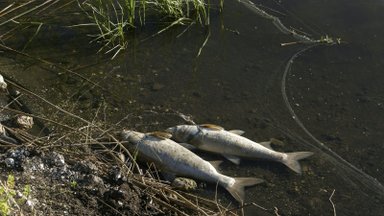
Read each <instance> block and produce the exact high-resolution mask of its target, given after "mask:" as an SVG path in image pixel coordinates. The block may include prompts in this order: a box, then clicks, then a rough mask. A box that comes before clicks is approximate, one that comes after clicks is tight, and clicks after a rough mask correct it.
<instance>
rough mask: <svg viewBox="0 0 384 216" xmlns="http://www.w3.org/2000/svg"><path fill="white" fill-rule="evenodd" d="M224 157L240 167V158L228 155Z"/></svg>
mask: <svg viewBox="0 0 384 216" xmlns="http://www.w3.org/2000/svg"><path fill="white" fill-rule="evenodd" d="M223 157H225V158H226V159H227V160H229V161H231V162H232V163H234V164H236V165H239V164H240V158H239V157H237V156H234V155H228V154H223Z"/></svg>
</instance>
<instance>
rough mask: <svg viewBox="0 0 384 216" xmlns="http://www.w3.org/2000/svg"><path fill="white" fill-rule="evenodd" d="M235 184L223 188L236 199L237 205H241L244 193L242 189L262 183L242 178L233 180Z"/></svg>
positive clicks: (250, 178)
mask: <svg viewBox="0 0 384 216" xmlns="http://www.w3.org/2000/svg"><path fill="white" fill-rule="evenodd" d="M234 179H235V183H234V184H233V185H232V186H228V187H225V189H227V191H228V192H229V193H230V194H231V195H232V196H233V198H235V199H236V201H238V202H239V203H243V200H244V196H245V192H244V187H247V186H253V185H256V184H259V183H262V182H264V180H263V179H259V178H252V177H244V178H234Z"/></svg>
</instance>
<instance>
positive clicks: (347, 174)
mask: <svg viewBox="0 0 384 216" xmlns="http://www.w3.org/2000/svg"><path fill="white" fill-rule="evenodd" d="M255 3H256V4H262V5H265V6H268V7H269V8H270V9H274V10H276V11H280V12H281V13H283V14H279V13H276V12H273V11H272V10H269V9H267V8H264V7H261V8H264V9H265V10H266V11H269V12H271V13H272V14H274V15H275V16H278V17H279V18H280V19H281V21H282V22H283V23H284V24H285V25H286V26H288V27H293V28H295V29H297V31H303V32H306V33H308V34H310V36H311V37H312V38H320V37H321V36H325V35H330V36H335V37H340V38H342V40H343V41H345V43H342V44H341V45H334V46H325V45H323V46H316V47H314V48H311V49H309V50H307V51H305V52H304V53H302V54H301V55H300V56H298V57H297V58H296V59H295V61H294V62H293V64H292V67H291V70H290V71H289V72H288V73H287V77H286V82H285V85H286V92H285V94H286V95H287V99H288V102H289V104H287V103H285V102H284V100H283V95H284V93H282V89H281V88H282V85H283V83H282V82H283V75H284V70H285V67H286V64H287V62H288V60H289V58H290V57H291V56H293V55H294V54H295V53H296V52H298V51H300V50H302V49H304V48H305V46H304V45H291V46H286V47H281V46H280V44H281V43H285V42H292V41H295V39H294V38H292V37H291V36H289V35H284V34H282V33H281V32H280V31H279V30H278V29H277V28H275V26H274V25H273V24H272V23H271V22H270V21H269V20H267V19H264V18H262V17H260V16H258V15H257V14H255V13H254V12H252V11H251V10H249V9H248V8H246V7H244V6H243V5H242V4H240V3H238V2H236V1H226V2H225V9H224V13H223V14H219V13H218V12H212V15H211V28H210V38H209V41H208V43H207V44H206V46H205V47H204V49H203V50H202V53H201V56H200V57H199V58H196V54H197V53H198V50H199V48H200V46H201V44H202V43H203V41H204V40H205V37H206V36H207V33H208V32H207V31H205V30H201V29H199V28H195V27H192V28H191V29H190V30H189V31H187V32H186V33H184V34H183V35H181V36H180V37H176V36H177V35H178V34H179V33H181V32H182V31H183V30H184V27H180V28H175V29H173V30H172V31H168V32H166V33H164V34H162V35H160V36H157V37H154V38H153V39H150V40H147V41H145V42H140V43H136V44H132V45H131V47H130V48H131V49H130V50H129V51H127V52H126V53H123V54H122V55H120V56H118V57H117V58H116V59H115V60H109V59H106V56H102V55H96V54H95V52H96V51H97V46H98V45H97V44H89V43H88V39H89V38H85V37H84V35H82V34H80V33H79V31H77V30H76V29H68V28H64V27H62V26H60V25H52V26H49V27H45V29H44V31H42V33H41V34H40V35H39V36H38V37H37V38H36V40H35V42H34V43H32V44H31V45H29V46H28V47H27V48H26V50H25V51H26V52H28V53H30V54H31V55H33V56H38V57H41V58H44V59H47V60H49V61H52V62H55V63H59V65H62V66H63V67H66V68H71V69H73V70H74V71H75V72H76V73H79V74H82V75H83V76H85V77H87V78H89V79H91V80H93V81H94V82H98V84H99V85H100V86H102V89H100V88H99V87H97V86H96V87H95V86H93V85H92V84H90V83H87V82H84V80H82V79H80V78H74V77H73V76H67V75H65V73H63V71H62V70H60V69H59V68H57V67H50V66H48V65H46V64H41V63H38V62H37V61H35V60H31V59H28V58H25V57H21V56H17V55H11V54H9V53H8V55H3V57H2V63H1V65H0V67H1V72H2V73H4V74H6V75H8V76H9V77H12V78H14V79H16V80H17V81H18V82H19V83H21V84H22V85H24V86H26V87H28V88H29V89H31V90H33V91H35V92H36V93H39V94H41V95H43V96H45V97H46V98H47V99H48V100H50V101H52V102H54V103H56V104H58V105H60V106H62V107H64V108H66V109H68V110H73V111H74V112H77V113H82V115H84V116H88V117H90V118H91V117H92V116H93V115H94V113H95V112H96V110H97V107H99V106H100V105H101V104H106V107H107V109H106V110H107V112H106V114H105V116H104V118H105V120H107V121H108V122H110V123H111V124H113V123H115V122H118V121H119V120H120V119H122V118H124V117H127V115H129V116H128V117H127V119H126V120H125V121H123V122H121V124H120V125H119V126H121V127H131V128H134V129H136V130H144V131H152V130H160V129H165V128H167V127H169V126H172V125H175V124H182V123H185V122H184V121H183V119H182V118H180V117H178V116H177V114H176V112H180V113H184V114H189V115H191V116H192V118H193V120H194V121H195V122H197V123H213V124H218V125H221V126H223V127H225V128H226V129H241V130H244V131H245V132H246V133H245V134H244V136H246V137H248V138H251V139H253V140H255V141H266V140H269V139H270V138H272V137H273V138H278V139H280V140H282V141H284V143H285V145H283V146H276V149H277V150H280V151H287V152H288V151H299V150H309V151H314V152H315V155H314V156H312V157H311V158H309V159H308V160H305V161H302V162H301V164H302V166H303V174H302V175H301V176H300V175H296V174H295V173H293V172H292V171H290V170H288V169H287V168H286V167H284V166H283V165H280V164H277V163H272V162H264V161H261V162H260V161H244V162H243V163H242V164H241V165H240V166H235V165H232V164H230V163H229V162H224V163H223V164H222V165H221V171H222V172H223V173H225V174H228V175H232V176H255V177H260V178H263V179H265V180H266V184H263V185H259V186H255V187H252V188H248V189H247V190H246V200H245V201H246V202H254V203H257V204H258V205H260V206H263V207H265V208H268V209H273V208H274V207H276V208H277V209H278V212H279V214H281V215H333V214H334V211H333V207H332V204H331V202H330V201H329V198H330V196H331V194H332V192H333V191H334V195H333V197H332V201H333V202H334V204H335V208H336V212H337V215H382V214H383V212H384V187H383V186H382V185H381V183H384V175H383V169H384V160H383V159H382V155H383V154H384V145H383V140H384V133H383V131H384V125H383V123H382V122H384V85H383V81H384V73H383V68H384V67H383V66H384V63H383V59H384V48H383V47H384V39H383V38H384V28H383V27H384V26H383V20H384V13H383V11H384V2H383V1H379V0H377V1H373V0H372V1H357V0H353V1H305V2H302V1H287V2H285V1H280V3H277V2H275V1H265V2H264V1H257V2H256V1H255ZM152 31H153V29H152V28H149V27H147V28H145V29H144V30H141V31H139V30H138V31H136V32H135V38H136V39H137V40H138V41H139V40H141V39H143V38H145V37H147V36H148V35H150V34H151V32H152ZM53 32H56V33H55V34H53ZM57 32H59V33H57ZM20 37H21V39H20V41H22V42H18V43H19V47H20V48H21V47H23V45H22V44H24V43H25V42H26V40H27V38H28V35H20ZM23 38H24V39H23ZM58 74H59V75H58ZM79 89H80V90H79ZM289 105H290V106H291V107H292V109H293V111H294V113H295V114H296V116H292V113H291V112H289V109H288V107H287V106H289ZM32 106H36V105H32ZM35 109H37V110H38V109H39V108H38V107H35ZM89 110H91V111H92V112H89ZM144 110H146V111H144ZM139 116H140V117H139ZM293 117H294V118H293ZM298 120H300V122H301V123H302V125H299V124H298V123H300V122H299V121H298ZM214 159H222V158H220V157H215V158H214ZM200 190H201V191H202V194H205V195H207V196H208V197H211V198H213V197H214V194H215V187H214V186H213V187H208V189H207V190H208V192H207V190H206V189H200ZM203 191H205V192H203ZM218 195H219V197H220V200H221V201H223V202H224V203H225V202H230V201H232V202H233V200H231V198H230V197H229V195H228V194H227V193H226V192H225V191H224V190H221V189H219V192H218ZM245 213H246V215H254V214H258V215H269V213H267V212H266V211H264V210H262V209H260V208H258V207H256V206H249V207H246V208H245Z"/></svg>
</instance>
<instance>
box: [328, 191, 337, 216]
mask: <svg viewBox="0 0 384 216" xmlns="http://www.w3.org/2000/svg"><path fill="white" fill-rule="evenodd" d="M334 194H335V189H333V191H332V194H331V196H330V197H329V202H331V204H332V208H333V216H336V206H335V204H334V203H333V201H332V197H333V195H334Z"/></svg>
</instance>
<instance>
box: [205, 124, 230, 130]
mask: <svg viewBox="0 0 384 216" xmlns="http://www.w3.org/2000/svg"><path fill="white" fill-rule="evenodd" d="M199 126H200V127H202V128H206V129H211V130H224V128H223V127H220V126H218V125H214V124H201V125H199Z"/></svg>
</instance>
